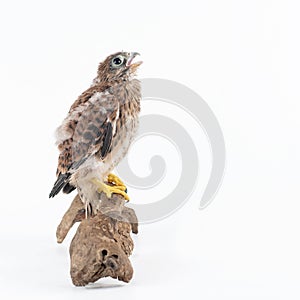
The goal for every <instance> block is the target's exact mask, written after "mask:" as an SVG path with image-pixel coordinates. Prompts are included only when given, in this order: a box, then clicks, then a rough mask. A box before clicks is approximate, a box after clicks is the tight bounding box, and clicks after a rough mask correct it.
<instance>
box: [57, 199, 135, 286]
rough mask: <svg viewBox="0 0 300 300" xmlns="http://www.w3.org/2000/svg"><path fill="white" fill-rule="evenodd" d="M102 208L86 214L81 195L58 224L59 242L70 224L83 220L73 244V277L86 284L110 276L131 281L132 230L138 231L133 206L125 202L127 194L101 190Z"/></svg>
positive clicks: (77, 283)
mask: <svg viewBox="0 0 300 300" xmlns="http://www.w3.org/2000/svg"><path fill="white" fill-rule="evenodd" d="M99 201H100V203H101V204H100V210H99V211H98V212H97V214H95V215H92V216H90V217H88V218H86V212H85V208H84V206H83V203H82V202H81V200H80V198H79V196H78V195H77V196H76V197H75V198H74V200H73V202H72V204H71V206H70V208H69V209H68V210H67V212H66V213H65V215H64V216H63V218H62V220H61V222H60V224H59V225H58V227H57V231H56V237H57V242H58V243H62V242H63V240H64V239H65V237H66V235H67V233H68V232H69V230H70V228H71V227H72V226H73V225H74V224H75V223H76V222H81V223H80V225H79V227H78V229H77V232H76V234H75V236H74V238H73V240H72V242H71V245H70V258H71V270H70V273H71V278H72V281H73V284H74V285H76V286H84V285H87V284H88V283H91V282H95V281H97V280H98V279H100V278H103V277H107V276H110V277H112V278H116V279H119V280H121V281H124V282H129V281H130V279H131V278H132V275H133V268H132V266H131V263H130V261H129V258H128V257H129V255H130V254H131V253H132V250H133V246H134V245H133V241H132V239H131V236H130V233H131V232H133V233H136V234H137V233H138V221H137V217H136V215H135V212H134V210H133V209H131V208H128V207H126V206H124V204H125V201H124V198H123V197H122V196H120V195H116V194H113V196H112V198H107V197H106V195H105V194H104V193H101V194H99Z"/></svg>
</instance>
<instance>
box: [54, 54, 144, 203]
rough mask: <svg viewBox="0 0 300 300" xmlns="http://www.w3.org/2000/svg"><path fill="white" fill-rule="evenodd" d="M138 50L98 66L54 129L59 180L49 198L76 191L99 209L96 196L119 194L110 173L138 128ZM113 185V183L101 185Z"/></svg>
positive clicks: (117, 181)
mask: <svg viewBox="0 0 300 300" xmlns="http://www.w3.org/2000/svg"><path fill="white" fill-rule="evenodd" d="M137 55H138V53H137V52H131V53H128V52H118V53H115V54H113V55H110V56H108V57H107V58H106V59H105V60H104V61H103V62H102V63H100V64H99V67H98V73H97V77H96V78H95V79H94V81H93V84H92V85H91V87H90V88H88V89H87V90H86V91H85V92H83V93H82V94H81V95H80V96H79V97H78V99H77V100H76V101H75V102H74V103H73V105H72V106H71V108H70V110H69V113H68V115H67V117H66V118H65V119H64V121H63V122H62V125H61V126H60V127H59V128H58V129H57V131H56V136H57V145H58V149H59V151H60V154H59V158H58V167H57V173H56V175H57V180H56V182H55V183H54V186H53V189H52V191H51V192H50V195H49V197H54V196H55V195H57V194H58V193H59V192H60V191H61V190H62V191H63V192H64V193H70V192H72V191H73V190H74V189H76V188H77V191H78V193H79V195H80V198H81V200H82V201H83V203H85V204H86V205H88V204H89V203H90V204H91V206H92V208H93V209H95V208H96V209H97V200H96V199H98V197H97V196H96V193H100V192H104V193H106V195H107V196H108V197H111V195H112V193H118V194H122V195H123V196H124V197H125V199H127V200H128V199H129V198H128V196H127V193H126V187H125V186H124V184H123V183H122V181H121V180H120V179H119V178H118V177H117V176H115V175H113V174H110V172H111V171H112V169H113V168H114V167H115V166H116V165H117V164H118V163H119V162H120V161H121V159H122V158H123V157H124V156H125V155H126V153H127V151H128V148H129V146H130V144H131V142H132V140H133V138H134V136H135V133H136V131H137V127H138V116H139V112H140V100H141V86H140V82H139V81H138V80H137V79H136V78H135V75H136V71H137V69H138V67H139V66H140V65H141V63H142V62H136V63H133V59H134V58H135V57H136V56H137ZM105 182H109V183H113V185H108V184H105Z"/></svg>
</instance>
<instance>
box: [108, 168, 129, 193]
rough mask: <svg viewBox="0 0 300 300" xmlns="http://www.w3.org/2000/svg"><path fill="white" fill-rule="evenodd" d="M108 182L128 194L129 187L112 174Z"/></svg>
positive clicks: (109, 175)
mask: <svg viewBox="0 0 300 300" xmlns="http://www.w3.org/2000/svg"><path fill="white" fill-rule="evenodd" d="M107 182H108V183H111V184H113V185H114V186H115V187H118V189H120V190H121V191H124V192H125V193H127V187H126V185H125V184H124V182H123V181H122V180H121V179H120V178H119V177H118V176H117V175H114V174H112V173H110V174H108V176H107Z"/></svg>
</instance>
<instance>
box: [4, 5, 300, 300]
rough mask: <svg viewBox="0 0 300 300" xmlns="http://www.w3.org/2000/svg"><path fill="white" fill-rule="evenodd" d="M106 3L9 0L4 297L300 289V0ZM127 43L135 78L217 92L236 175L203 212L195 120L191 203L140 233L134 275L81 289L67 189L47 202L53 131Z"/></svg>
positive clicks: (230, 169) (210, 294)
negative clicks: (71, 250) (60, 238)
mask: <svg viewBox="0 0 300 300" xmlns="http://www.w3.org/2000/svg"><path fill="white" fill-rule="evenodd" d="M108 3H109V2H108V1H105V2H101V1H75V0H73V1H57V0H52V1H37V0H27V1H20V0H19V1H1V4H0V28H1V29H0V30H1V48H0V49H1V50H0V51H1V55H0V62H1V69H0V76H1V77H0V82H1V95H0V96H1V110H0V112H1V118H0V122H1V124H0V125H1V127H0V128H1V145H2V147H1V167H0V170H1V175H2V176H1V177H2V178H1V201H2V202H1V220H0V238H1V247H0V298H1V299H17V298H16V297H18V298H22V299H54V298H55V299H72V300H73V299H82V298H83V297H84V298H87V299H153V298H154V297H155V298H162V299H163V298H167V297H168V298H170V299H181V298H183V297H185V298H187V297H189V298H192V299H231V300H233V299H264V300H265V299H299V298H300V276H299V275H300V274H299V273H300V272H299V267H300V258H299V253H300V243H299V234H298V232H299V225H300V219H299V209H300V205H299V169H300V159H299V152H300V142H299V127H300V118H299V112H300V105H299V96H300V91H299V79H300V75H299V72H300V71H299V70H300V59H299V53H300V43H299V29H300V19H299V13H300V3H299V1H296V0H295V1H287V0H284V1H283V0H282V1H277V0H273V1H271V0H269V1H267V0H252V1H244V0H235V1H234V0H231V1H223V0H211V1H202V0H198V1H188V0H186V1H180V2H179V1H155V0H153V1H148V2H145V1H144V2H142V1H114V2H110V4H108ZM122 49H123V50H126V51H138V52H140V53H141V54H142V59H143V60H144V64H143V65H142V67H141V70H140V72H139V77H140V78H146V77H158V78H166V79H171V80H175V81H178V82H181V83H183V84H185V85H187V86H189V87H190V88H192V89H193V90H195V91H196V92H197V93H198V94H199V95H201V96H202V97H203V98H204V99H205V100H206V101H207V103H208V104H209V105H210V107H211V108H212V109H213V111H214V112H215V114H216V116H217V118H218V120H219V122H220V124H221V127H222V129H223V132H224V136H225V140H226V148H227V169H226V174H225V177H224V181H223V185H222V187H221V189H220V191H219V193H218V194H217V196H216V198H215V200H214V201H213V203H212V204H211V205H210V206H209V207H207V208H206V209H205V210H203V211H200V210H198V206H199V200H200V197H201V195H202V191H203V188H204V186H205V184H206V181H207V179H208V174H209V166H207V162H210V160H211V157H210V154H209V151H207V149H209V148H208V145H207V141H206V140H205V138H204V137H202V136H203V133H202V132H201V129H200V128H197V127H195V124H193V122H190V123H188V122H187V123H186V126H187V127H188V129H189V130H190V132H191V136H193V137H194V138H195V144H196V145H197V147H198V148H199V149H200V150H199V157H200V160H201V162H203V166H204V167H203V169H201V174H202V175H201V176H202V177H201V180H200V183H199V186H198V188H197V190H196V191H195V193H194V194H193V196H192V198H191V199H190V200H189V202H188V203H187V204H186V205H185V206H184V207H183V208H182V209H181V210H179V211H178V212H177V213H175V214H173V215H172V216H171V217H169V218H167V219H165V220H163V221H161V222H157V223H153V224H150V225H144V226H142V227H141V228H140V233H139V235H138V236H137V237H135V246H136V247H135V250H134V254H133V256H132V257H131V260H132V263H133V266H134V269H135V274H134V278H133V279H132V281H131V283H129V284H122V283H120V282H118V281H113V280H108V281H107V280H103V281H102V282H103V283H102V284H101V281H100V287H101V286H102V287H103V286H104V287H105V286H106V288H100V287H99V288H93V289H88V288H75V287H73V286H72V283H71V280H70V277H69V256H68V246H69V242H70V239H71V236H69V237H68V239H67V240H66V242H65V243H64V244H63V245H57V244H56V242H55V229H56V226H57V224H58V222H59V221H60V217H61V216H62V214H63V213H64V211H65V209H66V208H67V207H68V205H69V203H70V200H71V199H72V196H70V197H67V196H65V195H61V196H58V197H57V198H55V199H53V200H48V199H47V197H48V193H49V191H50V189H51V186H52V184H53V181H54V179H55V178H54V177H55V168H56V159H57V150H56V148H55V146H54V137H53V132H54V130H55V128H56V127H57V126H58V125H59V123H60V122H61V120H62V119H63V118H64V117H65V115H66V112H67V110H68V108H69V106H70V105H71V103H72V102H73V101H74V100H75V99H76V97H77V96H78V95H79V94H80V93H81V92H82V91H84V90H85V89H86V88H87V87H88V86H89V84H90V82H91V80H92V79H93V78H94V76H95V74H96V68H97V65H98V63H99V61H101V60H102V59H104V58H105V57H106V56H107V55H109V54H111V53H113V52H116V51H119V50H122ZM159 109H160V108H159V107H157V108H155V107H154V108H153V107H151V110H152V111H153V110H156V111H157V112H158V111H159ZM156 142H157V143H159V141H156ZM145 144H147V143H146V142H145ZM156 148H157V147H156ZM140 149H143V148H142V146H140ZM173 152H174V151H173ZM138 157H139V158H138V159H137V161H141V160H142V157H143V156H142V155H140V156H138ZM205 162H206V163H205ZM143 164H144V165H147V162H146V163H145V162H143ZM133 169H134V166H133ZM169 170H171V171H172V164H171V166H169ZM161 188H162V190H164V187H163V186H162V187H161ZM166 189H167V187H166ZM135 193H136V194H135ZM149 193H151V191H147V195H144V196H143V194H142V193H140V192H138V191H137V192H135V191H132V193H131V196H132V198H134V195H137V194H138V195H139V197H141V199H135V200H134V201H136V202H138V201H143V199H142V198H143V197H145V198H147V197H149V196H148V195H149ZM157 195H158V194H157ZM72 233H73V234H74V230H73V232H72ZM109 284H113V285H114V287H109ZM192 294H193V296H192Z"/></svg>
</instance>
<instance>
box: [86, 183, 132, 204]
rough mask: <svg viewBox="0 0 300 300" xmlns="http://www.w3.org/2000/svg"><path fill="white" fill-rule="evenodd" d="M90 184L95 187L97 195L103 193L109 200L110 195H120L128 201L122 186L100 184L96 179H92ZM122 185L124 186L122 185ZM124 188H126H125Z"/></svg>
mask: <svg viewBox="0 0 300 300" xmlns="http://www.w3.org/2000/svg"><path fill="white" fill-rule="evenodd" d="M92 182H93V183H94V184H95V185H96V186H97V192H98V193H101V192H103V193H105V194H106V196H107V197H108V198H111V196H112V194H119V195H122V196H123V197H124V198H125V199H126V200H127V201H128V200H129V197H128V195H127V194H126V192H125V190H124V189H123V187H122V186H118V185H108V184H105V183H104V182H102V181H101V180H99V179H97V178H93V179H92ZM123 185H124V184H123ZM125 188H126V187H125Z"/></svg>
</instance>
